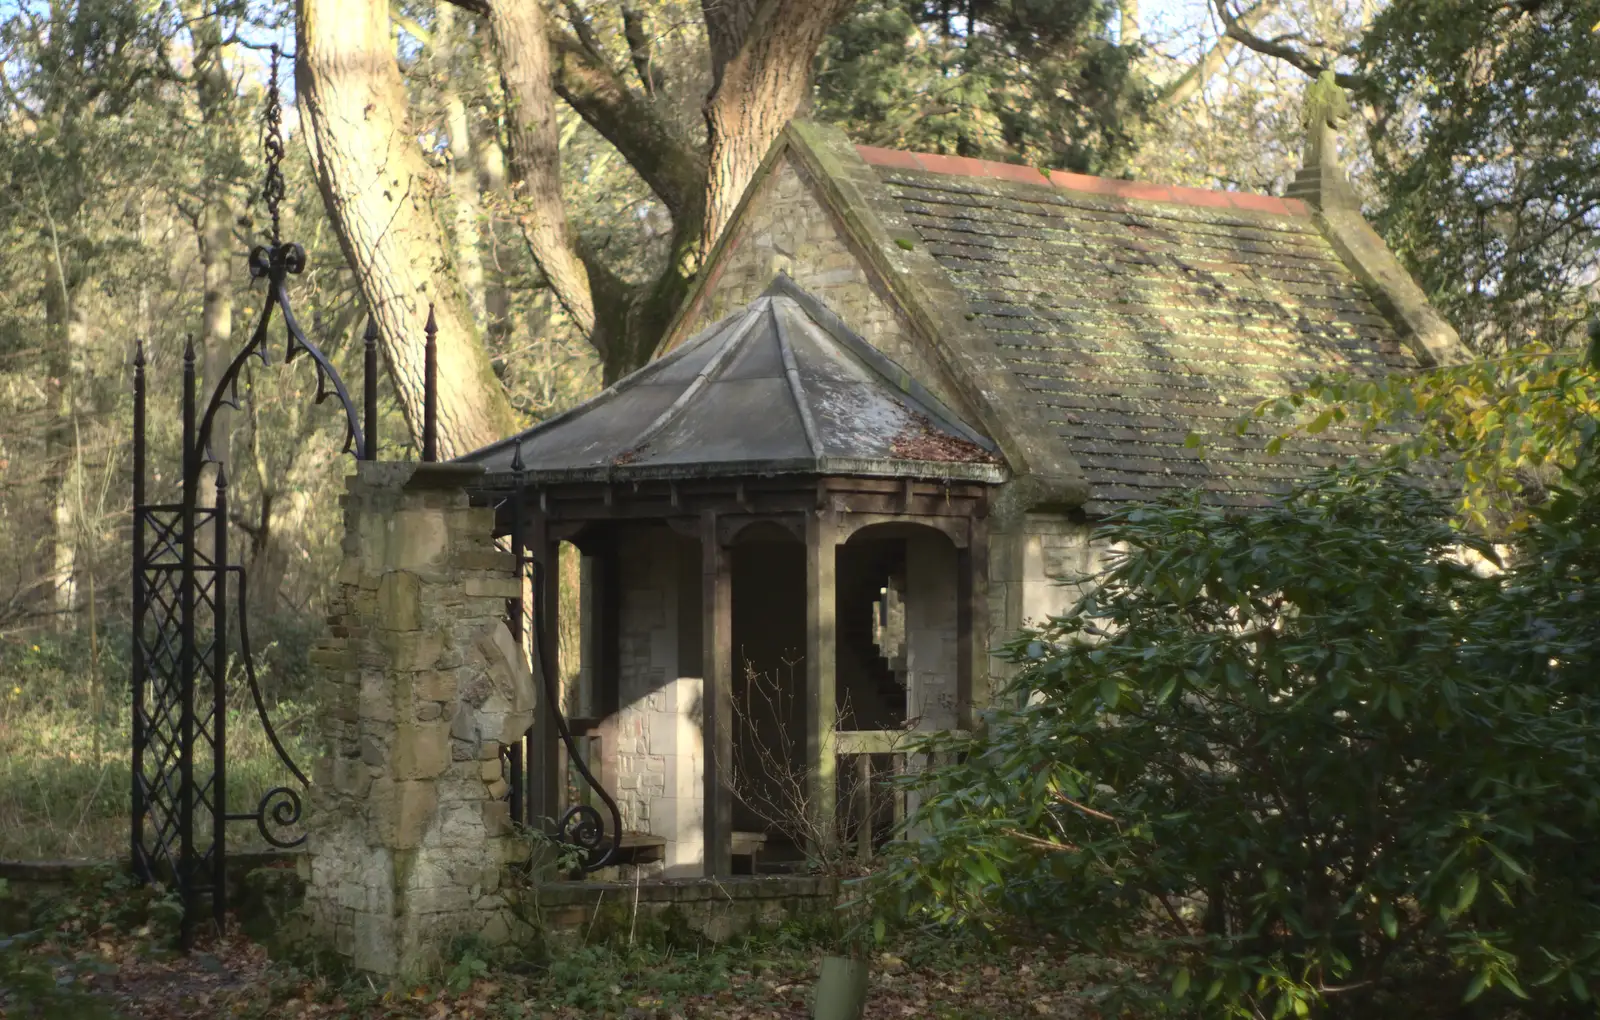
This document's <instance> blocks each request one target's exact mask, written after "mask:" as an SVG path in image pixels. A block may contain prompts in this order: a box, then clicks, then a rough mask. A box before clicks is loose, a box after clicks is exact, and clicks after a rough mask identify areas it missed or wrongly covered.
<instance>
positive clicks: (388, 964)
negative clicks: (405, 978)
mask: <svg viewBox="0 0 1600 1020" xmlns="http://www.w3.org/2000/svg"><path fill="white" fill-rule="evenodd" d="M395 935H396V932H395V921H394V918H392V917H383V916H379V915H377V914H368V913H358V914H357V915H356V919H355V925H354V932H353V936H354V937H353V938H352V940H351V941H352V946H351V950H352V955H353V957H354V958H353V959H352V961H351V962H352V963H354V964H355V966H356V969H357V970H363V971H368V972H370V973H373V974H382V975H386V976H392V975H395V974H397V973H399V969H400V946H399V943H398V941H397V940H396V938H395Z"/></svg>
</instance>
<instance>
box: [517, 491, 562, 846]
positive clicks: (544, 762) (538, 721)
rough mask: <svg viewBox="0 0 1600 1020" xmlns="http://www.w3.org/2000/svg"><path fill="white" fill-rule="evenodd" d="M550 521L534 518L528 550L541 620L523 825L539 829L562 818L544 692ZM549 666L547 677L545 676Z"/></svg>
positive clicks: (556, 585) (552, 621)
mask: <svg viewBox="0 0 1600 1020" xmlns="http://www.w3.org/2000/svg"><path fill="white" fill-rule="evenodd" d="M548 527H549V522H548V520H547V519H546V518H545V517H544V515H543V514H539V515H536V516H535V518H534V524H533V527H532V529H531V531H532V534H531V535H530V536H529V541H528V548H529V551H530V552H531V553H532V554H533V555H534V556H537V557H539V563H540V579H541V580H542V582H543V589H542V590H541V591H540V592H539V603H540V605H539V608H540V610H541V614H540V615H541V618H540V619H538V620H535V621H534V626H535V628H536V631H535V635H534V640H535V641H536V642H538V643H539V644H538V645H537V646H536V648H537V649H538V652H539V659H538V663H537V665H538V670H537V675H538V677H539V697H538V701H537V704H538V706H539V711H538V713H537V714H536V716H535V718H534V721H533V729H532V731H530V735H529V741H530V743H529V746H528V777H527V783H528V821H529V824H531V825H538V824H540V823H541V822H543V821H544V820H545V819H557V818H560V817H561V810H562V808H561V791H562V788H563V787H564V786H565V785H566V784H565V783H563V782H562V781H561V780H562V775H561V773H562V769H561V734H560V731H559V730H558V729H557V728H556V719H555V713H554V712H553V711H552V710H551V709H552V706H551V705H550V704H549V697H548V690H549V688H550V687H552V686H554V687H555V688H557V689H558V690H559V688H560V686H561V641H560V638H559V635H560V633H561V560H560V552H561V543H560V542H556V541H551V540H550V539H549V537H548V534H549V533H548ZM546 665H548V666H549V668H550V670H551V673H552V674H553V675H552V677H550V678H549V679H548V682H547V678H546V677H545V674H544V667H545V666H546Z"/></svg>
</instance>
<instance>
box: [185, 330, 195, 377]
mask: <svg viewBox="0 0 1600 1020" xmlns="http://www.w3.org/2000/svg"><path fill="white" fill-rule="evenodd" d="M183 367H184V368H186V369H188V368H193V367H194V334H193V333H190V334H189V335H188V336H187V337H186V338H185V339H184V341H183Z"/></svg>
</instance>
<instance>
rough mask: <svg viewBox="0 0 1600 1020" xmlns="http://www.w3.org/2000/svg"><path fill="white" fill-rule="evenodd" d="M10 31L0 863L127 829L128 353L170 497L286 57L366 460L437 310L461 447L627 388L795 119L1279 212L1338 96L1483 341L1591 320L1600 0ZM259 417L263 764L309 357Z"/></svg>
mask: <svg viewBox="0 0 1600 1020" xmlns="http://www.w3.org/2000/svg"><path fill="white" fill-rule="evenodd" d="M0 15H3V18H4V20H3V24H0V680H3V682H4V688H3V689H0V751H3V752H4V753H3V754H0V761H4V762H5V764H0V791H4V793H0V823H4V825H3V827H4V829H5V830H6V831H7V832H8V833H10V835H8V836H6V837H4V838H3V839H0V856H17V855H37V854H63V853H70V854H93V853H95V852H97V851H99V850H101V849H103V848H106V847H115V846H117V845H119V841H120V840H121V839H122V838H123V837H122V829H123V827H124V826H125V822H123V821H121V820H120V819H119V816H118V812H119V811H120V810H121V805H122V804H123V800H124V796H125V788H126V765H125V761H124V758H123V756H122V755H123V750H124V748H125V745H126V737H125V722H124V720H125V716H126V709H125V707H124V705H123V702H124V701H125V700H126V689H127V688H126V685H127V665H126V661H125V659H126V653H125V648H126V644H127V629H126V626H127V625H126V617H127V581H126V578H127V575H128V562H127V555H128V553H127V549H128V545H127V536H128V526H129V516H130V514H129V491H130V476H129V471H130V450H129V439H130V435H129V432H130V420H131V397H130V388H129V378H130V375H129V373H130V368H129V366H130V362H131V358H132V351H133V345H134V342H135V341H136V340H143V341H144V342H145V344H146V349H147V351H148V352H149V358H150V378H151V387H152V388H151V397H150V401H151V408H152V415H151V419H152V423H153V427H154V435H153V437H152V443H153V449H152V454H151V464H152V471H153V474H152V479H151V484H152V485H153V486H154V488H155V490H156V493H157V494H159V493H160V492H161V491H162V488H163V487H164V486H170V485H171V484H172V483H173V481H174V479H173V472H174V468H175V465H176V463H177V461H176V452H175V447H176V436H175V421H176V408H177V399H178V398H177V381H178V378H179V370H180V362H181V358H182V352H183V349H184V345H185V343H186V341H187V340H189V339H190V338H192V339H193V340H194V342H195V344H196V345H197V349H198V351H199V357H200V361H201V375H202V377H203V379H204V378H214V377H215V376H216V375H217V374H218V372H219V371H220V369H221V366H222V365H225V364H226V363H227V360H228V359H229V358H230V357H231V356H232V354H233V352H234V351H235V350H236V349H237V347H238V346H239V344H240V343H241V342H242V341H243V340H244V338H245V337H246V336H247V334H248V331H249V330H250V329H251V328H252V326H253V319H254V315H255V314H256V313H257V312H258V311H259V308H260V301H261V291H260V288H259V285H256V286H252V281H251V280H250V278H249V275H248V273H247V271H246V267H245V256H246V254H247V253H248V251H249V249H250V248H251V247H252V246H253V245H255V244H259V243H262V242H264V241H265V240H266V238H267V236H268V234H267V232H268V230H269V224H268V221H267V215H266V209H265V206H264V204H263V201H262V198H261V181H262V173H263V163H262V158H261V155H260V153H261V141H262V130H263V128H262V110H263V106H264V102H265V97H266V93H267V91H268V87H269V81H268V78H269V71H268V69H269V67H270V62H269V58H268V56H267V50H268V47H270V46H271V45H273V44H275V43H276V44H279V45H281V46H282V47H283V49H284V50H285V52H286V56H285V58H284V63H283V66H282V68H281V69H280V72H279V80H278V82H277V85H278V86H279V88H280V89H281V90H282V92H283V94H284V95H285V107H286V108H285V117H284V120H285V135H286V139H287V155H286V158H285V161H284V171H285V173H286V175H287V198H286V200H285V203H284V209H283V224H282V231H283V237H284V239H286V240H293V241H297V242H299V243H300V244H302V245H304V246H305V248H306V250H307V252H308V255H309V268H308V270H307V271H306V272H305V273H304V274H303V275H301V276H299V277H298V278H296V279H295V280H294V281H293V294H294V299H295V301H296V305H297V308H298V310H299V312H300V317H301V320H302V322H303V323H304V324H305V325H306V327H307V329H308V330H309V331H310V333H311V334H312V336H313V339H314V340H315V341H316V342H318V343H319V344H320V345H321V346H322V348H323V349H324V350H325V351H327V352H329V353H330V355H331V356H332V357H333V359H334V360H335V362H336V363H337V364H339V365H340V366H341V367H342V368H343V369H344V371H345V375H346V377H347V378H349V379H352V380H354V379H356V378H358V377H359V374H360V373H359V371H358V369H357V363H358V361H359V354H360V332H361V328H362V326H363V325H364V323H365V320H366V316H367V311H368V309H369V308H373V309H375V311H376V313H377V316H378V319H379V323H380V326H381V327H382V332H383V347H384V353H385V355H386V364H387V366H388V370H389V371H388V380H387V382H386V388H385V392H384V396H383V402H382V410H383V416H384V421H383V434H382V446H383V448H384V449H385V450H386V451H388V452H389V454H390V455H400V454H401V452H402V451H403V450H404V449H405V448H406V447H407V446H408V445H409V444H411V442H412V439H411V436H412V428H411V425H410V423H411V422H413V421H414V420H415V419H416V418H417V417H418V415H417V413H416V411H417V408H418V406H419V404H420V392H419V390H420V386H419V381H420V362H421V353H420V350H421V342H422V329H421V325H422V317H423V315H425V311H426V300H433V301H436V302H437V303H438V306H439V311H440V323H441V335H440V342H441V348H442V355H441V356H442V358H443V370H442V372H441V375H442V377H443V378H445V379H446V380H447V381H446V384H445V407H444V410H443V417H444V421H443V423H442V425H443V434H442V436H441V440H442V447H443V450H444V452H445V453H446V454H450V453H454V452H461V451H463V450H465V449H470V448H472V447H473V446H476V445H478V444H479V443H481V442H485V441H488V440H489V439H492V438H497V437H498V436H500V435H503V434H507V433H509V432H510V431H512V430H513V429H517V428H522V427H526V426H527V425H529V424H531V423H533V422H535V421H538V420H540V419H541V418H544V417H546V416H548V415H551V414H553V413H557V412H559V411H561V410H563V409H565V408H567V407H569V406H571V405H572V404H574V403H576V402H578V401H580V400H583V399H585V398H586V397H588V396H591V395H593V394H594V393H595V392H597V390H598V389H599V388H600V387H601V386H602V385H603V383H604V382H605V381H608V380H610V379H614V378H616V377H618V376H619V375H621V374H624V373H625V372H626V371H628V370H630V369H631V368H633V367H637V366H638V365H639V364H641V363H643V361H644V360H646V359H648V357H649V356H650V354H651V352H652V351H653V349H654V344H655V342H656V340H657V339H659V336H660V332H661V330H662V328H663V327H664V325H665V323H666V322H667V320H668V319H669V318H670V316H671V314H672V312H673V310H674V309H675V308H676V306H677V303H678V301H679V300H681V298H682V296H683V295H684V293H685V292H686V290H687V288H688V286H689V284H690V282H691V281H692V279H693V276H694V273H695V271H696V270H697V268H698V266H699V263H700V259H701V258H702V257H703V254H704V252H705V251H706V250H707V248H708V247H709V244H710V242H711V241H712V240H714V238H715V235H716V232H717V230H719V229H720V227H721V226H722V225H723V224H725V222H726V219H727V215H728V213H729V212H730V211H731V209H732V206H733V204H734V203H736V202H737V200H738V197H739V195H740V193H741V192H742V189H743V186H744V183H745V182H746V181H748V179H749V175H750V173H751V172H752V171H753V169H754V167H755V165H756V163H758V162H759V160H760V158H761V155H762V154H763V153H764V152H765V150H766V147H767V145H768V143H770V141H771V139H772V138H773V136H774V135H775V134H776V132H777V130H778V129H779V128H781V126H782V124H783V123H784V121H785V120H787V119H788V117H790V116H792V115H795V114H797V113H803V114H805V115H808V116H812V117H816V118H818V119H821V120H825V121H830V122H833V123H837V124H839V125H841V126H842V127H843V128H844V129H845V130H846V131H847V132H848V133H849V134H850V135H851V136H852V137H853V138H854V139H855V140H856V141H858V142H863V143H870V144H875V145H883V146H891V147H897V148H908V149H916V150H922V151H933V152H943V153H953V154H958V155H966V156H977V157H983V158H989V159H1000V160H1007V161H1012V162H1020V163H1025V164H1028V165H1032V166H1037V167H1041V168H1045V169H1068V170H1075V171H1080V172H1087V173H1097V174H1104V175H1110V176H1128V177H1132V178H1136V179H1146V180H1158V181H1165V182H1172V183H1184V184H1194V185H1200V186H1206V187H1221V188H1234V189H1244V190H1254V191H1268V192H1275V193H1281V192H1282V190H1283V187H1284V185H1285V184H1286V182H1287V180H1288V179H1289V177H1290V176H1291V175H1292V173H1293V171H1294V169H1295V167H1296V166H1297V164H1298V160H1299V146H1300V139H1301V135H1302V128H1301V125H1300V120H1299V112H1300V100H1301V95H1302V92H1303V90H1304V88H1305V86H1306V84H1307V83H1308V82H1309V81H1310V80H1311V79H1312V77H1314V75H1315V74H1316V73H1318V72H1320V71H1321V70H1323V69H1333V70H1335V71H1336V72H1337V73H1338V75H1339V80H1340V82H1341V84H1344V85H1346V86H1347V87H1348V88H1350V89H1351V90H1352V93H1353V97H1354V99H1355V100H1356V102H1355V104H1354V105H1355V110H1356V114H1355V116H1353V117H1352V120H1351V124H1350V126H1349V130H1348V132H1347V139H1346V142H1347V148H1348V152H1347V154H1346V155H1347V162H1348V164H1349V165H1350V166H1351V168H1352V174H1353V178H1354V182H1355V184H1356V187H1357V190H1358V192H1359V193H1360V194H1361V196H1362V198H1363V201H1364V202H1365V204H1366V211H1367V212H1368V214H1369V216H1370V217H1371V218H1372V219H1373V221H1374V222H1375V223H1376V224H1377V225H1378V226H1379V228H1380V229H1381V230H1382V232H1383V233H1384V235H1385V237H1386V238H1387V240H1388V241H1389V243H1390V244H1391V246H1392V247H1393V248H1394V249H1395V251H1396V252H1397V253H1398V254H1399V256H1400V257H1401V258H1402V259H1403V260H1404V261H1405V262H1406V264H1407V265H1408V267H1409V268H1410V269H1411V270H1412V271H1413V273H1414V274H1415V275H1416V276H1417V277H1418V279H1419V280H1420V281H1421V282H1422V284H1423V286H1424V288H1425V289H1426V290H1427V291H1428V292H1429V294H1430V296H1431V297H1432V298H1433V300H1434V301H1435V302H1436V303H1437V304H1438V306H1439V307H1440V308H1441V310H1442V311H1444V313H1445V314H1446V316H1447V317H1448V318H1449V319H1450V320H1451V321H1452V322H1453V323H1454V324H1456V326H1457V327H1458V328H1459V329H1460V330H1461V333H1462V336H1463V338H1464V339H1465V340H1466V342H1467V343H1468V344H1469V345H1470V346H1471V347H1472V348H1473V349H1474V350H1476V351H1477V352H1479V353H1481V354H1484V355H1489V356H1497V355H1500V354H1503V353H1505V352H1508V351H1513V350H1517V349H1520V348H1523V347H1526V346H1528V345H1530V344H1538V345H1546V346H1550V347H1555V348H1564V347H1571V346H1574V345H1576V344H1577V343H1579V340H1580V335H1581V326H1582V324H1583V322H1584V321H1585V320H1586V319H1587V318H1588V317H1589V316H1590V315H1591V314H1592V313H1593V311H1594V305H1595V290H1594V287H1595V282H1596V275H1595V274H1596V261H1597V253H1600V252H1597V246H1600V238H1597V233H1596V226H1597V222H1600V172H1597V171H1600V89H1597V86H1596V82H1600V34H1597V32H1596V31H1595V30H1596V29H1597V28H1600V3H1597V2H1595V0H1514V2H1501V0H1392V2H1389V3H1383V2H1378V0H1257V3H1255V4H1254V5H1241V4H1239V3H1238V2H1237V0H1212V2H1211V3H1209V4H1208V3H1206V2H1204V0H1170V2H1167V3H1163V4H1161V5H1159V6H1154V5H1148V4H1147V6H1146V8H1145V9H1143V10H1141V8H1140V4H1139V2H1138V0H1121V2H1120V3H1114V2H1106V0H859V2H854V3H852V2H849V0H703V2H701V3H699V4H696V3H692V2H689V0H632V2H621V0H563V2H560V3H556V2H550V3H545V4H540V3H533V2H528V3H522V4H515V3H512V2H510V0H457V2H455V3H450V2H446V0H438V2H436V3H435V2H412V0H397V2H395V3H393V4H389V3H387V2H386V0H298V3H295V4H289V3H278V2H271V3H250V2H238V0H210V2H201V0H11V2H5V3H0ZM385 181H387V182H388V184H389V187H385V183H384V182H385ZM424 295H425V297H424ZM247 389H248V393H247V399H246V400H245V401H244V402H243V404H242V407H241V410H239V411H238V412H237V413H235V414H233V415H232V416H231V418H232V420H231V421H230V422H228V423H226V424H225V428H224V431H228V432H230V433H231V438H230V439H229V440H228V441H227V443H226V444H224V447H223V448H221V449H219V450H218V451H217V453H218V455H219V456H220V458H221V459H222V460H224V461H225V462H226V464H227V468H228V472H229V480H230V498H231V506H232V508H233V514H234V519H235V522H236V524H237V531H236V534H238V535H240V536H242V537H241V538H240V539H239V541H241V543H242V545H241V546H240V547H239V548H237V549H236V550H235V556H236V558H238V559H239V560H240V561H241V562H243V563H244V564H245V565H246V568H247V571H248V575H249V578H250V581H249V587H250V592H249V601H250V605H251V607H252V610H251V611H252V618H253V628H254V629H255V630H256V633H257V639H258V643H259V644H263V645H268V646H269V648H268V652H267V659H268V667H269V668H268V670H267V673H268V678H269V683H271V684H272V685H273V696H274V697H275V698H277V699H281V700H282V701H283V702H284V704H285V705H286V706H288V710H287V711H285V712H284V714H283V715H281V716H280V718H283V719H284V720H285V726H286V728H287V730H288V731H289V732H290V733H291V734H292V733H293V732H294V730H295V719H296V718H297V712H296V711H295V710H294V709H293V706H294V704H295V703H296V699H297V698H299V697H300V696H301V695H303V693H304V690H303V682H304V678H303V677H302V676H301V675H300V673H299V667H298V665H297V663H298V662H299V661H300V660H301V658H302V656H301V655H300V652H301V651H302V650H303V649H304V647H305V644H306V642H307V641H308V638H309V636H310V635H311V634H312V633H314V631H315V629H316V627H317V626H318V622H319V620H320V616H319V614H318V611H317V610H318V606H319V603H320V601H321V599H322V597H323V595H324V593H325V590H326V588H327V586H328V584H329V583H330V579H331V577H332V574H333V570H332V566H333V563H334V557H335V553H336V551H337V540H338V536H337V524H338V521H337V514H336V507H337V504H336V496H337V494H338V493H339V492H340V491H341V488H342V478H343V475H344V473H345V470H346V465H345V464H344V463H343V460H342V455H341V454H340V452H339V449H340V439H341V436H340V429H341V426H340V424H339V422H338V419H337V415H335V414H334V413H332V412H331V411H330V410H329V408H327V407H326V406H324V407H316V406H314V405H313V404H312V403H311V399H310V398H311V396H312V392H313V390H314V379H313V376H312V374H311V372H310V370H309V369H306V368H305V366H303V365H301V364H298V363H297V364H294V365H290V366H287V367H286V366H283V365H282V364H274V365H273V366H271V367H260V366H257V367H255V368H253V369H252V370H251V374H250V376H249V378H248V386H247ZM41 713H43V714H41ZM24 719H26V720H27V722H26V724H25V725H24V724H23V721H24ZM41 720H42V721H41ZM25 760H26V761H28V762H30V763H32V764H30V765H28V766H27V768H28V771H27V772H26V773H24V772H22V771H18V770H19V769H21V768H22V765H21V763H22V762H24V761H25ZM41 761H43V762H46V763H47V764H46V766H45V767H39V765H38V763H39V762H41ZM50 763H53V764H50ZM119 769H120V770H121V771H120V773H119V771H118V770H119ZM261 781H262V782H263V783H265V782H266V781H267V780H266V777H265V776H263V778H262V780H261ZM237 785H238V787H239V790H238V792H239V795H240V796H248V795H249V784H248V783H243V782H241V783H238V784H237ZM101 802H103V806H104V807H105V808H106V810H105V811H104V812H102V811H99V810H97V809H96V808H95V805H96V804H97V803H101ZM102 816H103V817H102ZM96 819H99V821H96Z"/></svg>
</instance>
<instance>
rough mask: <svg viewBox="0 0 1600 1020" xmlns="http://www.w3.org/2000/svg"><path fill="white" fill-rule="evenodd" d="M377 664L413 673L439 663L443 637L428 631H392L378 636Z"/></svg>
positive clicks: (397, 670) (401, 671)
mask: <svg viewBox="0 0 1600 1020" xmlns="http://www.w3.org/2000/svg"><path fill="white" fill-rule="evenodd" d="M380 642H381V646H382V647H381V655H380V659H379V664H380V665H381V666H383V667H385V668H387V669H388V670H389V671H391V672H392V673H393V672H399V673H414V672H422V671H424V670H431V669H433V668H434V667H435V666H437V665H439V660H440V656H441V653H442V652H443V651H444V639H443V638H442V637H441V636H440V635H439V634H437V633H433V632H430V631H392V632H389V633H385V634H383V635H382V637H381V638H380Z"/></svg>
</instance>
